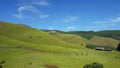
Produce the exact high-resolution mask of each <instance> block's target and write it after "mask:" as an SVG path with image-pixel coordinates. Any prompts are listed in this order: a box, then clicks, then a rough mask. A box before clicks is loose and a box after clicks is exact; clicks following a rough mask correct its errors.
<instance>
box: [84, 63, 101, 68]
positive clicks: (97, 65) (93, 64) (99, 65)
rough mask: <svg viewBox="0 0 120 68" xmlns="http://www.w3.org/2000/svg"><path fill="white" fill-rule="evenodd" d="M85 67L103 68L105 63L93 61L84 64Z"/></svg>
mask: <svg viewBox="0 0 120 68" xmlns="http://www.w3.org/2000/svg"><path fill="white" fill-rule="evenodd" d="M84 68H103V65H102V64H99V63H96V62H94V63H92V64H86V65H85V66H84Z"/></svg>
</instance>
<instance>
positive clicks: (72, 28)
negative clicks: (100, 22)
mask: <svg viewBox="0 0 120 68" xmlns="http://www.w3.org/2000/svg"><path fill="white" fill-rule="evenodd" d="M66 29H68V30H74V29H76V27H75V26H68V27H67V28H66Z"/></svg>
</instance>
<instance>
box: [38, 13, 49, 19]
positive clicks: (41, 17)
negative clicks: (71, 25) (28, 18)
mask: <svg viewBox="0 0 120 68" xmlns="http://www.w3.org/2000/svg"><path fill="white" fill-rule="evenodd" d="M48 17H49V15H47V14H45V15H40V19H45V18H48Z"/></svg>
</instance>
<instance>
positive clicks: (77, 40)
mask: <svg viewBox="0 0 120 68" xmlns="http://www.w3.org/2000/svg"><path fill="white" fill-rule="evenodd" d="M48 33H50V34H51V35H53V36H54V37H57V38H58V39H61V40H63V41H65V42H68V43H71V44H75V45H77V46H80V47H84V46H85V45H87V44H92V43H91V41H89V40H87V39H85V38H83V37H81V36H78V35H73V34H65V33H62V32H58V31H54V30H53V31H48Z"/></svg>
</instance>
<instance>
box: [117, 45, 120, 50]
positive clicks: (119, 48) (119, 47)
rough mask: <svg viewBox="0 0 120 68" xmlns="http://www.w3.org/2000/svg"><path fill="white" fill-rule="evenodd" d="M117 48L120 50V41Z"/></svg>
mask: <svg viewBox="0 0 120 68" xmlns="http://www.w3.org/2000/svg"><path fill="white" fill-rule="evenodd" d="M117 50H118V51H120V43H119V44H118V46H117Z"/></svg>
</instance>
